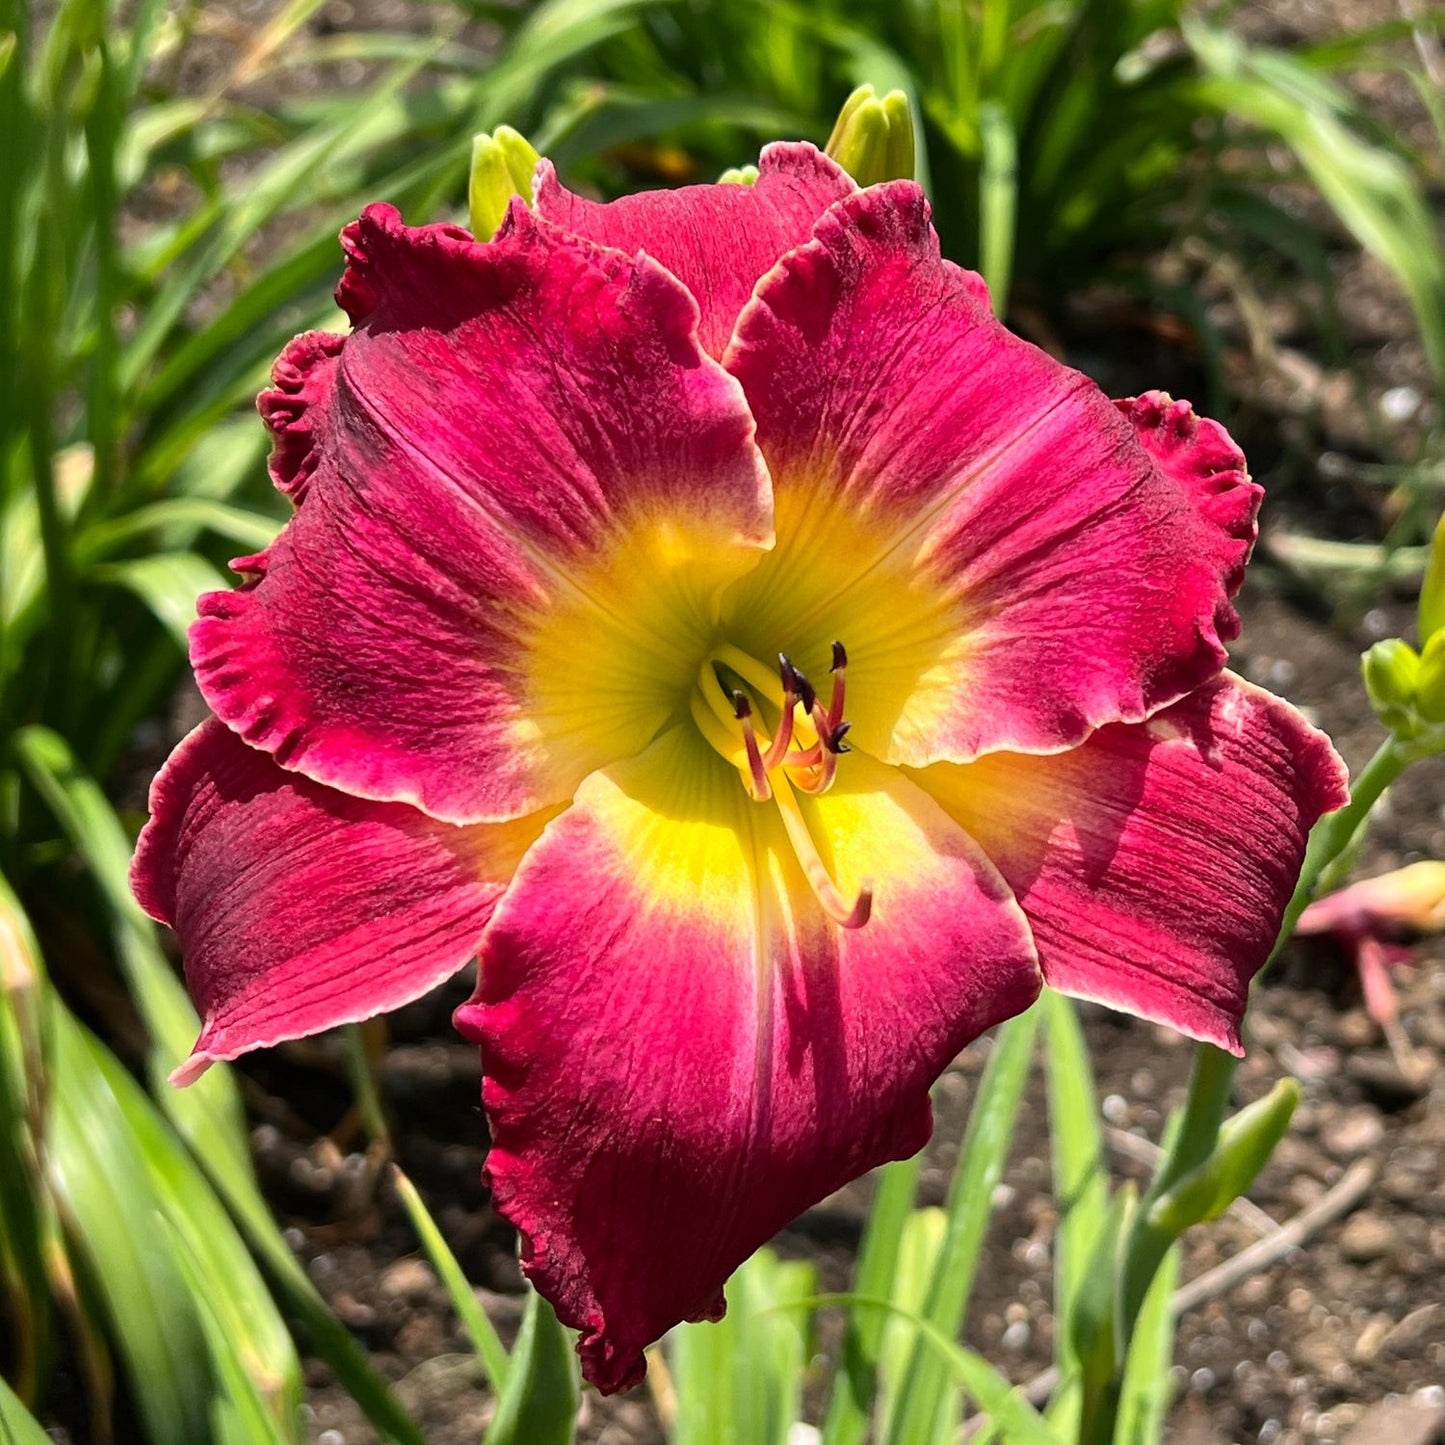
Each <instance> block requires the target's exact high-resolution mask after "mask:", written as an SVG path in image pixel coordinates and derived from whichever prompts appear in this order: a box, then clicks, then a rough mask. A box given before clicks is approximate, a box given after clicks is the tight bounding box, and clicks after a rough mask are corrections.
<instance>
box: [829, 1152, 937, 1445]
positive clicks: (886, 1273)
mask: <svg viewBox="0 0 1445 1445" xmlns="http://www.w3.org/2000/svg"><path fill="white" fill-rule="evenodd" d="M922 1163H923V1156H922V1155H921V1154H915V1155H914V1157H913V1158H912V1159H900V1160H898V1161H897V1162H896V1163H894V1164H888V1165H885V1166H884V1167H883V1168H882V1169H880V1170H879V1171H878V1173H877V1175H876V1185H875V1188H874V1192H873V1205H872V1208H871V1209H869V1211H868V1224H867V1227H866V1228H865V1229H864V1232H863V1243H862V1246H861V1248H860V1250H859V1253H858V1267H857V1270H856V1272H855V1274H854V1288H855V1289H856V1290H857V1292H858V1293H859V1294H861V1295H870V1296H874V1297H878V1298H883V1297H886V1296H887V1295H888V1293H889V1289H890V1283H891V1281H892V1280H893V1278H894V1276H895V1275H896V1273H897V1268H898V1255H899V1250H900V1249H901V1247H902V1244H903V1231H904V1227H905V1225H906V1224H907V1222H908V1218H909V1215H910V1213H911V1212H912V1209H913V1199H914V1195H915V1194H916V1192H917V1189H918V1171H919V1169H920V1167H921V1166H922ZM884 1323H885V1320H884V1317H883V1316H881V1315H880V1314H878V1313H877V1311H872V1312H866V1311H865V1312H864V1313H862V1314H850V1315H849V1317H848V1326H847V1333H846V1334H845V1335H844V1336H843V1354H842V1360H841V1363H840V1366H839V1369H838V1373H837V1375H836V1377H835V1378H834V1381H833V1391H832V1397H831V1398H830V1400H829V1402H828V1413H827V1416H826V1417H825V1419H824V1422H823V1440H822V1445H863V1440H864V1438H865V1436H866V1435H867V1433H868V1417H869V1415H870V1413H871V1412H872V1409H873V1400H874V1397H875V1396H876V1394H877V1392H878V1352H879V1347H880V1345H881V1343H882V1339H883V1327H884Z"/></svg>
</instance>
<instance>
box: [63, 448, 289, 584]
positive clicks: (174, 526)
mask: <svg viewBox="0 0 1445 1445" xmlns="http://www.w3.org/2000/svg"><path fill="white" fill-rule="evenodd" d="M248 425H250V423H248ZM281 527H282V519H281V518H279V517H267V516H264V515H263V514H262V513H260V512H253V511H250V510H249V509H248V508H246V507H234V506H230V505H228V504H227V503H225V502H218V501H213V500H212V499H211V498H209V497H172V498H170V499H169V500H168V501H164V502H153V503H152V504H151V505H150V506H146V507H137V508H136V509H135V510H134V511H132V512H127V513H126V514H125V515H124V516H122V517H117V518H115V519H114V520H112V521H108V522H102V523H97V524H96V525H95V526H92V527H89V528H87V529H86V530H85V531H84V532H83V533H82V534H81V535H80V537H79V539H78V540H77V544H76V550H77V553H78V555H79V557H80V558H81V560H82V562H89V561H98V560H99V559H100V558H102V557H105V556H106V555H108V554H109V553H111V552H114V551H118V550H119V549H121V548H123V547H128V546H130V545H131V544H132V543H134V542H137V541H144V540H145V539H146V537H147V536H148V535H149V534H150V533H153V532H159V533H161V534H162V535H163V536H165V537H167V538H168V539H169V540H170V542H171V544H172V545H174V544H175V543H176V542H180V543H182V544H184V543H186V542H189V541H190V540H191V538H192V537H193V536H194V535H195V534H196V533H198V532H213V533H214V534H215V535H216V536H217V537H222V538H224V539H225V540H226V541H228V542H235V543H237V544H238V545H240V546H242V547H245V548H247V549H248V550H249V551H253V552H259V551H261V549H262V548H264V547H268V546H270V544H271V543H272V542H274V541H275V540H276V534H277V533H278V532H279V531H280V530H281ZM162 550H164V547H163V548H162ZM216 575H217V576H220V574H219V573H217V574H216ZM222 580H223V581H224V579H222ZM208 585H214V584H208Z"/></svg>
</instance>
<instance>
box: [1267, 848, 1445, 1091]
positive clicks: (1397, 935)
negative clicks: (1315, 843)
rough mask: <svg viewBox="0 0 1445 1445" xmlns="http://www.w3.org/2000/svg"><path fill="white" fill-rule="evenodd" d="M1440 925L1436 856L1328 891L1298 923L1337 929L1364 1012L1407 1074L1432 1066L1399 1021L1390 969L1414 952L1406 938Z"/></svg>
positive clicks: (1417, 1075) (1443, 888) (1442, 908)
mask: <svg viewBox="0 0 1445 1445" xmlns="http://www.w3.org/2000/svg"><path fill="white" fill-rule="evenodd" d="M1441 929H1445V862H1441V861H1440V860H1439V859H1434V858H1429V859H1424V860H1422V861H1421V862H1418V863H1410V864H1407V865H1406V866H1405V867H1404V868H1396V869H1393V870H1392V871H1391V872H1389V873H1381V874H1379V875H1378V876H1377V877H1374V878H1364V879H1361V880H1360V881H1359V882H1358V883H1352V884H1351V885H1350V886H1349V887H1348V888H1343V889H1341V890H1340V891H1339V892H1338V893H1329V894H1326V895H1325V897H1323V898H1319V899H1316V900H1315V902H1313V903H1311V904H1310V906H1309V907H1308V908H1306V909H1305V911H1304V912H1303V913H1302V914H1301V915H1300V918H1299V922H1298V923H1297V924H1296V925H1295V932H1296V933H1297V934H1299V935H1301V936H1302V937H1303V936H1307V935H1310V934H1316V935H1318V934H1333V935H1334V937H1335V938H1336V939H1337V940H1338V941H1339V943H1340V944H1341V945H1342V946H1343V947H1344V948H1345V949H1346V950H1347V951H1348V952H1349V953H1350V954H1351V956H1352V957H1353V958H1354V961H1355V967H1356V969H1358V971H1359V975H1360V990H1361V993H1362V994H1363V996H1364V1002H1365V1011H1366V1012H1367V1013H1368V1014H1369V1015H1370V1017H1371V1018H1372V1019H1374V1020H1375V1022H1376V1023H1377V1024H1379V1026H1380V1030H1381V1032H1382V1033H1383V1034H1384V1035H1385V1038H1386V1040H1387V1041H1388V1043H1389V1045H1390V1049H1391V1051H1392V1052H1393V1053H1394V1055H1395V1060H1396V1062H1397V1063H1398V1064H1399V1066H1400V1072H1401V1073H1402V1074H1404V1075H1405V1077H1406V1078H1408V1079H1413V1080H1418V1079H1421V1078H1423V1077H1424V1074H1425V1072H1426V1070H1427V1066H1426V1065H1425V1064H1424V1062H1423V1061H1422V1060H1421V1058H1420V1056H1419V1055H1418V1054H1417V1053H1416V1052H1415V1050H1414V1048H1413V1047H1412V1046H1411V1044H1410V1040H1409V1038H1408V1036H1407V1035H1406V1033H1405V1030H1404V1026H1403V1025H1402V1024H1401V1022H1400V1005H1399V1001H1398V1000H1397V999H1396V997H1395V986H1394V984H1393V983H1391V981H1390V970H1391V968H1393V967H1397V966H1399V965H1401V964H1405V963H1409V962H1411V960H1412V959H1413V957H1414V953H1413V951H1412V950H1411V949H1410V948H1409V947H1408V946H1407V945H1406V943H1405V942H1404V941H1403V940H1407V939H1411V938H1414V937H1417V936H1418V935H1420V934H1424V933H1438V932H1440V930H1441Z"/></svg>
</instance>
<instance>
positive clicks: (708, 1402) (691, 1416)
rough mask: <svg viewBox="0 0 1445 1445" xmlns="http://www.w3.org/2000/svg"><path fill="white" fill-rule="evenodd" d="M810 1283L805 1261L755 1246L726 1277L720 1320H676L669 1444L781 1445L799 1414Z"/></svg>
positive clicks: (670, 1341) (812, 1275)
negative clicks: (742, 1444) (743, 1444)
mask: <svg viewBox="0 0 1445 1445" xmlns="http://www.w3.org/2000/svg"><path fill="white" fill-rule="evenodd" d="M816 1288H817V1272H816V1270H815V1269H814V1268H813V1266H812V1265H810V1264H802V1263H795V1262H785V1261H782V1260H780V1259H779V1258H778V1257H777V1255H776V1254H774V1253H773V1251H772V1250H770V1249H760V1250H759V1251H758V1252H757V1253H756V1254H754V1255H753V1256H752V1257H751V1258H750V1259H748V1260H746V1261H744V1263H743V1264H742V1265H741V1266H740V1267H739V1268H738V1269H737V1271H736V1272H735V1273H734V1274H733V1276H732V1278H731V1279H730V1280H728V1282H727V1287H726V1290H725V1294H726V1299H727V1313H726V1314H725V1315H724V1316H723V1318H722V1319H721V1320H718V1321H717V1322H716V1323H707V1324H692V1325H679V1326H678V1327H677V1328H676V1329H674V1330H673V1331H672V1332H671V1333H670V1334H669V1335H668V1337H667V1349H668V1358H669V1360H670V1370H671V1376H672V1383H673V1387H674V1394H675V1396H676V1402H677V1416H676V1420H675V1422H674V1426H673V1431H672V1441H673V1445H711V1442H713V1441H717V1440H738V1441H742V1440H746V1441H748V1442H750V1445H752V1442H756V1445H787V1440H788V1436H789V1433H790V1431H791V1430H792V1427H793V1425H794V1424H795V1423H796V1422H797V1421H798V1420H799V1419H800V1418H801V1416H802V1388H803V1374H804V1369H805V1366H806V1364H807V1360H808V1357H809V1354H810V1345H809V1339H810V1329H809V1321H808V1318H807V1316H808V1315H809V1314H810V1313H811V1311H810V1310H809V1309H808V1308H807V1306H806V1305H805V1303H804V1302H805V1301H806V1300H808V1299H809V1298H810V1297H811V1296H812V1294H813V1291H814V1290H815V1289H816ZM800 1315H801V1316H802V1318H799V1316H800Z"/></svg>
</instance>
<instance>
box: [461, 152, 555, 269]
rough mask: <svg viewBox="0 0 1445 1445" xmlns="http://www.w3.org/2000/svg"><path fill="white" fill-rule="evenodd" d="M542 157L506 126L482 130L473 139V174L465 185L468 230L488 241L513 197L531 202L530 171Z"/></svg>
mask: <svg viewBox="0 0 1445 1445" xmlns="http://www.w3.org/2000/svg"><path fill="white" fill-rule="evenodd" d="M540 159H541V157H540V156H539V155H538V154H537V152H536V151H534V150H533V149H532V147H531V145H530V144H529V143H528V141H527V138H526V137H525V136H524V135H522V134H520V133H519V132H517V131H514V130H513V129H512V127H511V126H509V125H499V126H498V127H497V128H496V130H495V131H493V132H492V133H491V135H488V134H487V133H486V132H485V131H483V132H482V134H481V135H479V136H477V137H476V138H475V139H474V140H473V141H472V174H471V180H470V182H469V184H468V186H467V202H468V205H469V207H470V210H471V231H472V235H474V236H475V237H476V238H477V240H479V241H490V240H491V239H492V237H493V236H495V235H496V234H497V227H498V226H500V225H501V224H502V218H503V217H504V216H505V215H506V214H507V206H508V205H509V204H510V202H511V199H512V197H513V196H521V197H522V199H523V200H524V201H526V203H527V204H528V205H529V206H530V205H531V204H532V172H533V171H535V170H536V169H537V162H538V161H539V160H540Z"/></svg>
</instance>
